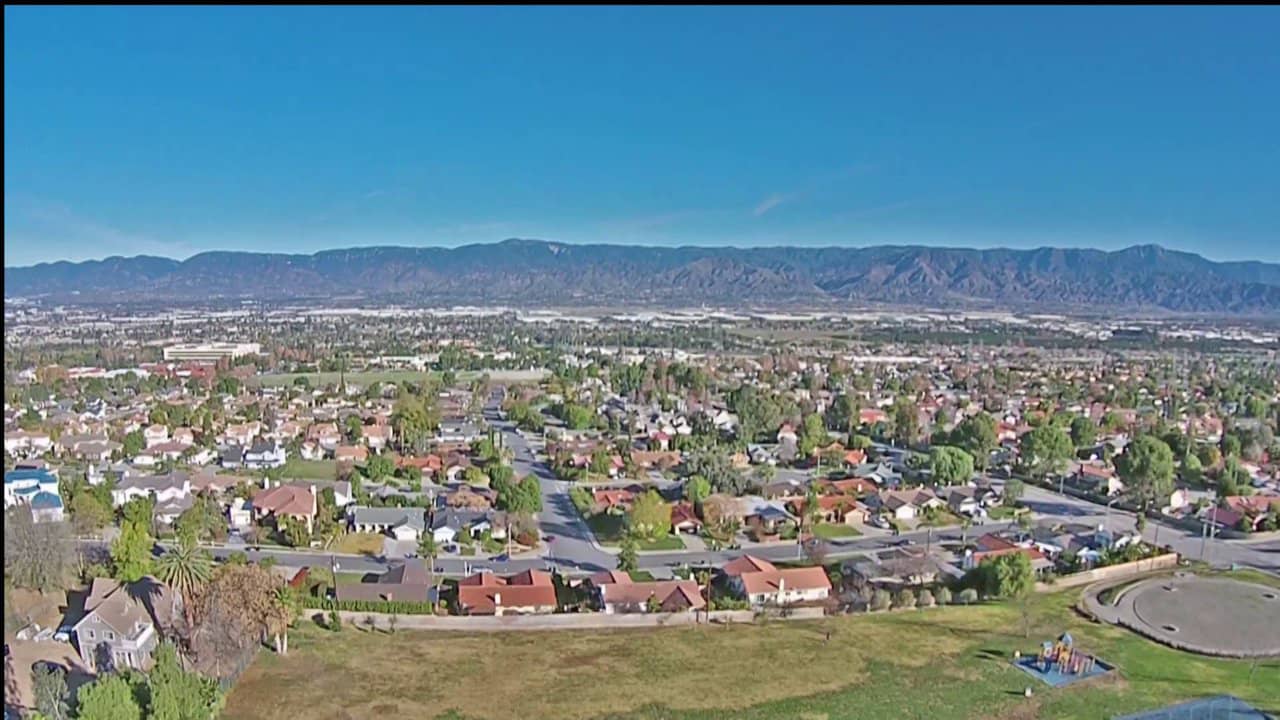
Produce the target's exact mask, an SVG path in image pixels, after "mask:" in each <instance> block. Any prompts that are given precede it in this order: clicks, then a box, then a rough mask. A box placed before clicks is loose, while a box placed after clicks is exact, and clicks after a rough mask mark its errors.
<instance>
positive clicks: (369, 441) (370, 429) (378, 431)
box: [360, 425, 395, 453]
mask: <svg viewBox="0 0 1280 720" xmlns="http://www.w3.org/2000/svg"><path fill="white" fill-rule="evenodd" d="M360 433H361V435H362V436H363V438H364V444H365V445H368V446H369V449H370V450H372V451H373V452H375V453H380V452H382V451H383V450H385V449H386V448H387V446H389V445H390V444H391V441H392V440H393V439H395V434H394V432H393V431H392V429H391V426H390V425H365V426H364V427H362V428H360Z"/></svg>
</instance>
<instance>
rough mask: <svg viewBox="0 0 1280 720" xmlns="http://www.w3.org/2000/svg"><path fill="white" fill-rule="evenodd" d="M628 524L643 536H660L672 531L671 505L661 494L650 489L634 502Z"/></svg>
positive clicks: (652, 537)
mask: <svg viewBox="0 0 1280 720" xmlns="http://www.w3.org/2000/svg"><path fill="white" fill-rule="evenodd" d="M627 524H628V527H629V529H630V531H631V532H634V533H636V534H637V535H638V536H639V537H641V538H644V539H646V540H654V539H656V538H660V537H662V536H664V535H666V534H667V533H669V532H671V506H670V505H669V504H667V503H666V502H665V501H664V500H663V499H662V496H661V495H659V494H658V493H657V492H655V491H653V490H650V491H648V492H646V493H645V494H643V495H640V496H639V497H637V498H636V499H635V501H634V502H633V503H632V505H631V513H630V515H629V516H628V523H627Z"/></svg>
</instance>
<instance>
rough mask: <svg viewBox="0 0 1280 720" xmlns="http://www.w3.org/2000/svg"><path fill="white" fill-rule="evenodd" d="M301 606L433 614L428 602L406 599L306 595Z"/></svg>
mask: <svg viewBox="0 0 1280 720" xmlns="http://www.w3.org/2000/svg"><path fill="white" fill-rule="evenodd" d="M302 606H303V607H305V608H308V609H310V610H343V611H346V612H371V613H385V614H388V615H434V614H435V606H434V605H432V603H429V602H411V601H408V600H333V599H331V598H318V597H310V596H306V597H303V598H302Z"/></svg>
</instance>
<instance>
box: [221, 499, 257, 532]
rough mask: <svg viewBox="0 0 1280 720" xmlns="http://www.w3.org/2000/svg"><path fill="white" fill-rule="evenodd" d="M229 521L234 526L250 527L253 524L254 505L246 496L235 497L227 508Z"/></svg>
mask: <svg viewBox="0 0 1280 720" xmlns="http://www.w3.org/2000/svg"><path fill="white" fill-rule="evenodd" d="M227 522H228V523H230V524H231V527H233V528H237V529H241V530H244V529H247V528H249V527H250V526H252V525H253V505H251V504H250V503H249V501H248V500H245V499H244V498H235V499H234V500H232V501H231V505H230V506H229V507H228V508H227Z"/></svg>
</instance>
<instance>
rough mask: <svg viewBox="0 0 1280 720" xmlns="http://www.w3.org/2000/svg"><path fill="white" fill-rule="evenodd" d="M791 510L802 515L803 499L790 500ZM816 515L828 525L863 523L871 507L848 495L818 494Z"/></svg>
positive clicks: (868, 519) (805, 505)
mask: <svg viewBox="0 0 1280 720" xmlns="http://www.w3.org/2000/svg"><path fill="white" fill-rule="evenodd" d="M791 510H792V512H794V513H795V514H796V515H797V516H803V515H804V514H805V512H806V510H807V504H806V501H805V499H804V498H800V499H797V500H793V501H791ZM817 516H818V522H820V523H827V524H830V525H865V524H867V522H869V521H870V519H871V509H870V508H868V507H867V506H866V505H864V504H862V503H861V502H859V501H858V499H857V498H855V497H852V496H849V495H819V496H818V511H817Z"/></svg>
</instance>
